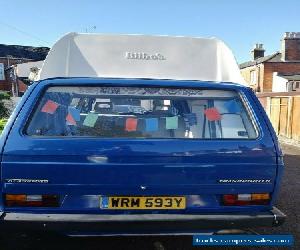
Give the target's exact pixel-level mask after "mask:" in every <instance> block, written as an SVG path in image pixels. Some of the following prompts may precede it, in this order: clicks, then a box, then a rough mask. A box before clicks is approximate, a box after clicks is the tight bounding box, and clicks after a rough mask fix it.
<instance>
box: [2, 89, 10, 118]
mask: <svg viewBox="0 0 300 250" xmlns="http://www.w3.org/2000/svg"><path fill="white" fill-rule="evenodd" d="M9 99H10V95H9V94H8V93H7V92H4V91H0V119H2V118H8V117H9V109H8V108H7V107H6V106H5V103H4V100H9Z"/></svg>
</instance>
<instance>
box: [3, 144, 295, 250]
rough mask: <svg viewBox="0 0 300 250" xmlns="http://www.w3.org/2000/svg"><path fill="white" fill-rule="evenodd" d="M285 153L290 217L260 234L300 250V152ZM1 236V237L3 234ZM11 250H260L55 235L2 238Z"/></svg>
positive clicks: (184, 239)
mask: <svg viewBox="0 0 300 250" xmlns="http://www.w3.org/2000/svg"><path fill="white" fill-rule="evenodd" d="M283 151H284V153H285V157H284V160H285V164H286V170H285V174H284V177H283V182H282V185H281V191H280V195H279V198H278V202H277V207H278V208H279V209H280V210H282V211H283V212H284V213H286V214H287V216H288V217H287V220H286V222H285V223H284V224H283V225H282V226H280V227H277V228H271V229H270V228H266V229H264V228H263V229H259V230H256V231H257V232H258V233H260V234H292V235H293V236H294V239H295V245H294V247H293V248H289V249H300V192H299V191H300V188H299V187H300V149H299V148H296V147H293V146H288V145H283ZM0 235H1V234H0ZM10 249H18V250H25V249H39V250H42V249H45V250H48V249H57V250H58V249H64V250H67V249H72V250H79V249H88V250H96V249H97V250H98V249H99V250H100V249H101V250H105V249H128V250H135V249H138V250H147V249H156V250H164V249H171V250H179V249H227V250H229V249H235V250H236V249H244V250H246V249H247V250H252V249H257V248H247V247H243V248H238V247H233V248H224V247H223V248H212V247H192V237H191V236H176V237H175V236H174V237H173V236H172V237H171V236H170V237H97V238H91V237H88V238H86V237H85V238H70V237H65V236H57V235H56V236H55V235H49V234H48V235H40V236H38V235H35V236H34V237H33V236H30V235H29V234H28V233H24V234H21V235H20V234H18V235H3V234H2V235H1V236H0V250H10ZM259 249H274V250H275V249H287V248H277V247H268V248H264V247H260V248H259Z"/></svg>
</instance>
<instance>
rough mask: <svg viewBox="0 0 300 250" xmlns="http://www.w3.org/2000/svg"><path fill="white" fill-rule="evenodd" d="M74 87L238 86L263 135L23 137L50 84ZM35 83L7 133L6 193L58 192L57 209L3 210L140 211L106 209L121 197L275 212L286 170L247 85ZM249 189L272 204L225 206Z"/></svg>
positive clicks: (215, 209) (204, 209) (190, 210)
mask: <svg viewBox="0 0 300 250" xmlns="http://www.w3.org/2000/svg"><path fill="white" fill-rule="evenodd" d="M70 85H71V86H121V87H122V86H126V87H128V86H134V87H145V86H146V87H162V88H163V87H176V88H203V89H215V90H232V91H237V92H238V93H239V94H240V95H241V97H242V98H243V100H244V102H245V105H247V107H248V109H249V112H250V113H251V117H252V119H253V120H254V123H255V126H256V129H257V134H258V136H257V138H256V139H181V138H177V139H176V138H170V139H157V138H156V139H152V138H147V139H141V138H100V137H88V136H86V137H76V136H75V137H63V136H61V137H59V136H54V137H47V136H43V137H38V136H37V137H35V136H28V135H26V133H24V128H25V126H26V123H27V122H28V120H29V119H30V115H31V113H32V112H33V110H34V109H35V107H36V103H37V102H38V101H39V98H40V96H41V95H42V94H43V93H44V91H45V88H47V87H49V86H70ZM35 86H36V87H35V88H34V89H33V90H32V91H33V92H32V94H31V95H26V96H24V97H23V101H22V103H23V105H22V107H21V108H20V109H19V110H16V111H15V112H17V114H15V116H14V120H15V121H14V123H13V124H11V125H10V126H11V129H10V131H9V132H6V133H7V135H6V142H5V143H3V145H4V147H3V153H2V162H1V172H2V176H1V181H2V192H3V194H34V195H39V194H55V195H58V196H59V197H60V206H59V207H56V208H30V207H26V208H19V207H5V206H4V211H5V212H8V213H12V212H17V213H18V212H31V213H35V212H36V213H78V214H91V213H92V214H120V213H121V214H140V213H142V212H141V211H135V210H133V211H127V210H125V211H123V210H121V211H111V210H107V209H101V207H100V200H101V197H103V196H117V195H120V196H172V195H174V196H175V195H182V196H185V197H186V199H187V207H186V209H184V210H178V211H171V210H163V211H158V210H152V211H149V213H161V214H168V213H171V214H172V213H180V214H203V213H223V212H231V213H233V212H240V213H245V214H248V213H250V214H251V213H258V212H265V211H270V210H271V209H272V206H273V204H274V202H275V198H276V196H277V193H278V187H279V182H280V178H281V175H282V169H283V164H282V162H281V152H280V151H279V147H278V145H277V144H278V142H277V139H276V136H275V134H274V131H273V130H272V129H271V128H270V123H269V121H268V118H267V116H266V114H265V112H264V111H263V110H262V107H261V105H260V104H259V102H258V100H257V98H256V97H255V95H254V93H253V92H252V91H250V90H249V89H248V88H245V87H243V86H239V85H237V84H232V83H222V84H220V83H211V82H199V81H172V80H151V79H140V80H137V79H108V78H107V79H102V78H65V79H64V78H57V79H49V80H43V81H40V82H38V83H37V84H36V85H35ZM6 131H7V130H6ZM16 180H17V181H16ZM28 180H29V181H28ZM39 181H41V182H39ZM251 193H269V194H270V195H271V202H270V204H267V205H251V206H249V205H248V206H224V205H223V204H222V195H224V194H251ZM0 204H1V203H0Z"/></svg>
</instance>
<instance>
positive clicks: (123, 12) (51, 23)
mask: <svg viewBox="0 0 300 250" xmlns="http://www.w3.org/2000/svg"><path fill="white" fill-rule="evenodd" d="M0 6H1V11H0V44H20V45H30V46H48V47H49V46H51V45H53V43H54V42H55V41H56V40H57V39H59V38H60V37H61V36H62V35H64V34H65V33H68V32H93V33H94V32H95V33H111V34H151V35H156V34H157V35H183V36H193V37H217V38H219V39H221V40H223V41H224V42H225V43H226V44H227V45H228V46H229V47H230V48H231V49H232V50H233V53H234V55H235V57H236V58H237V60H238V62H239V63H242V62H244V61H248V60H250V59H251V56H250V51H251V49H252V48H253V46H254V44H255V43H263V44H264V47H265V49H266V52H265V54H266V55H267V54H271V53H274V52H276V51H279V50H280V39H281V38H282V36H283V34H284V32H287V31H289V32H295V31H300V14H299V9H300V0H281V1H280V0H248V1H246V0H240V1H238V0H148V1H146V0H123V1H122V0H98V1H97V0H85V1H79V0H73V1H71V0H52V1H47V0H45V1H40V0H39V1H37V0H26V1H24V0H14V1H7V0H0Z"/></svg>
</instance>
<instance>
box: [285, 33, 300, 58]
mask: <svg viewBox="0 0 300 250" xmlns="http://www.w3.org/2000/svg"><path fill="white" fill-rule="evenodd" d="M281 60H282V61H300V32H285V33H284V35H283V39H282V40H281Z"/></svg>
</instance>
